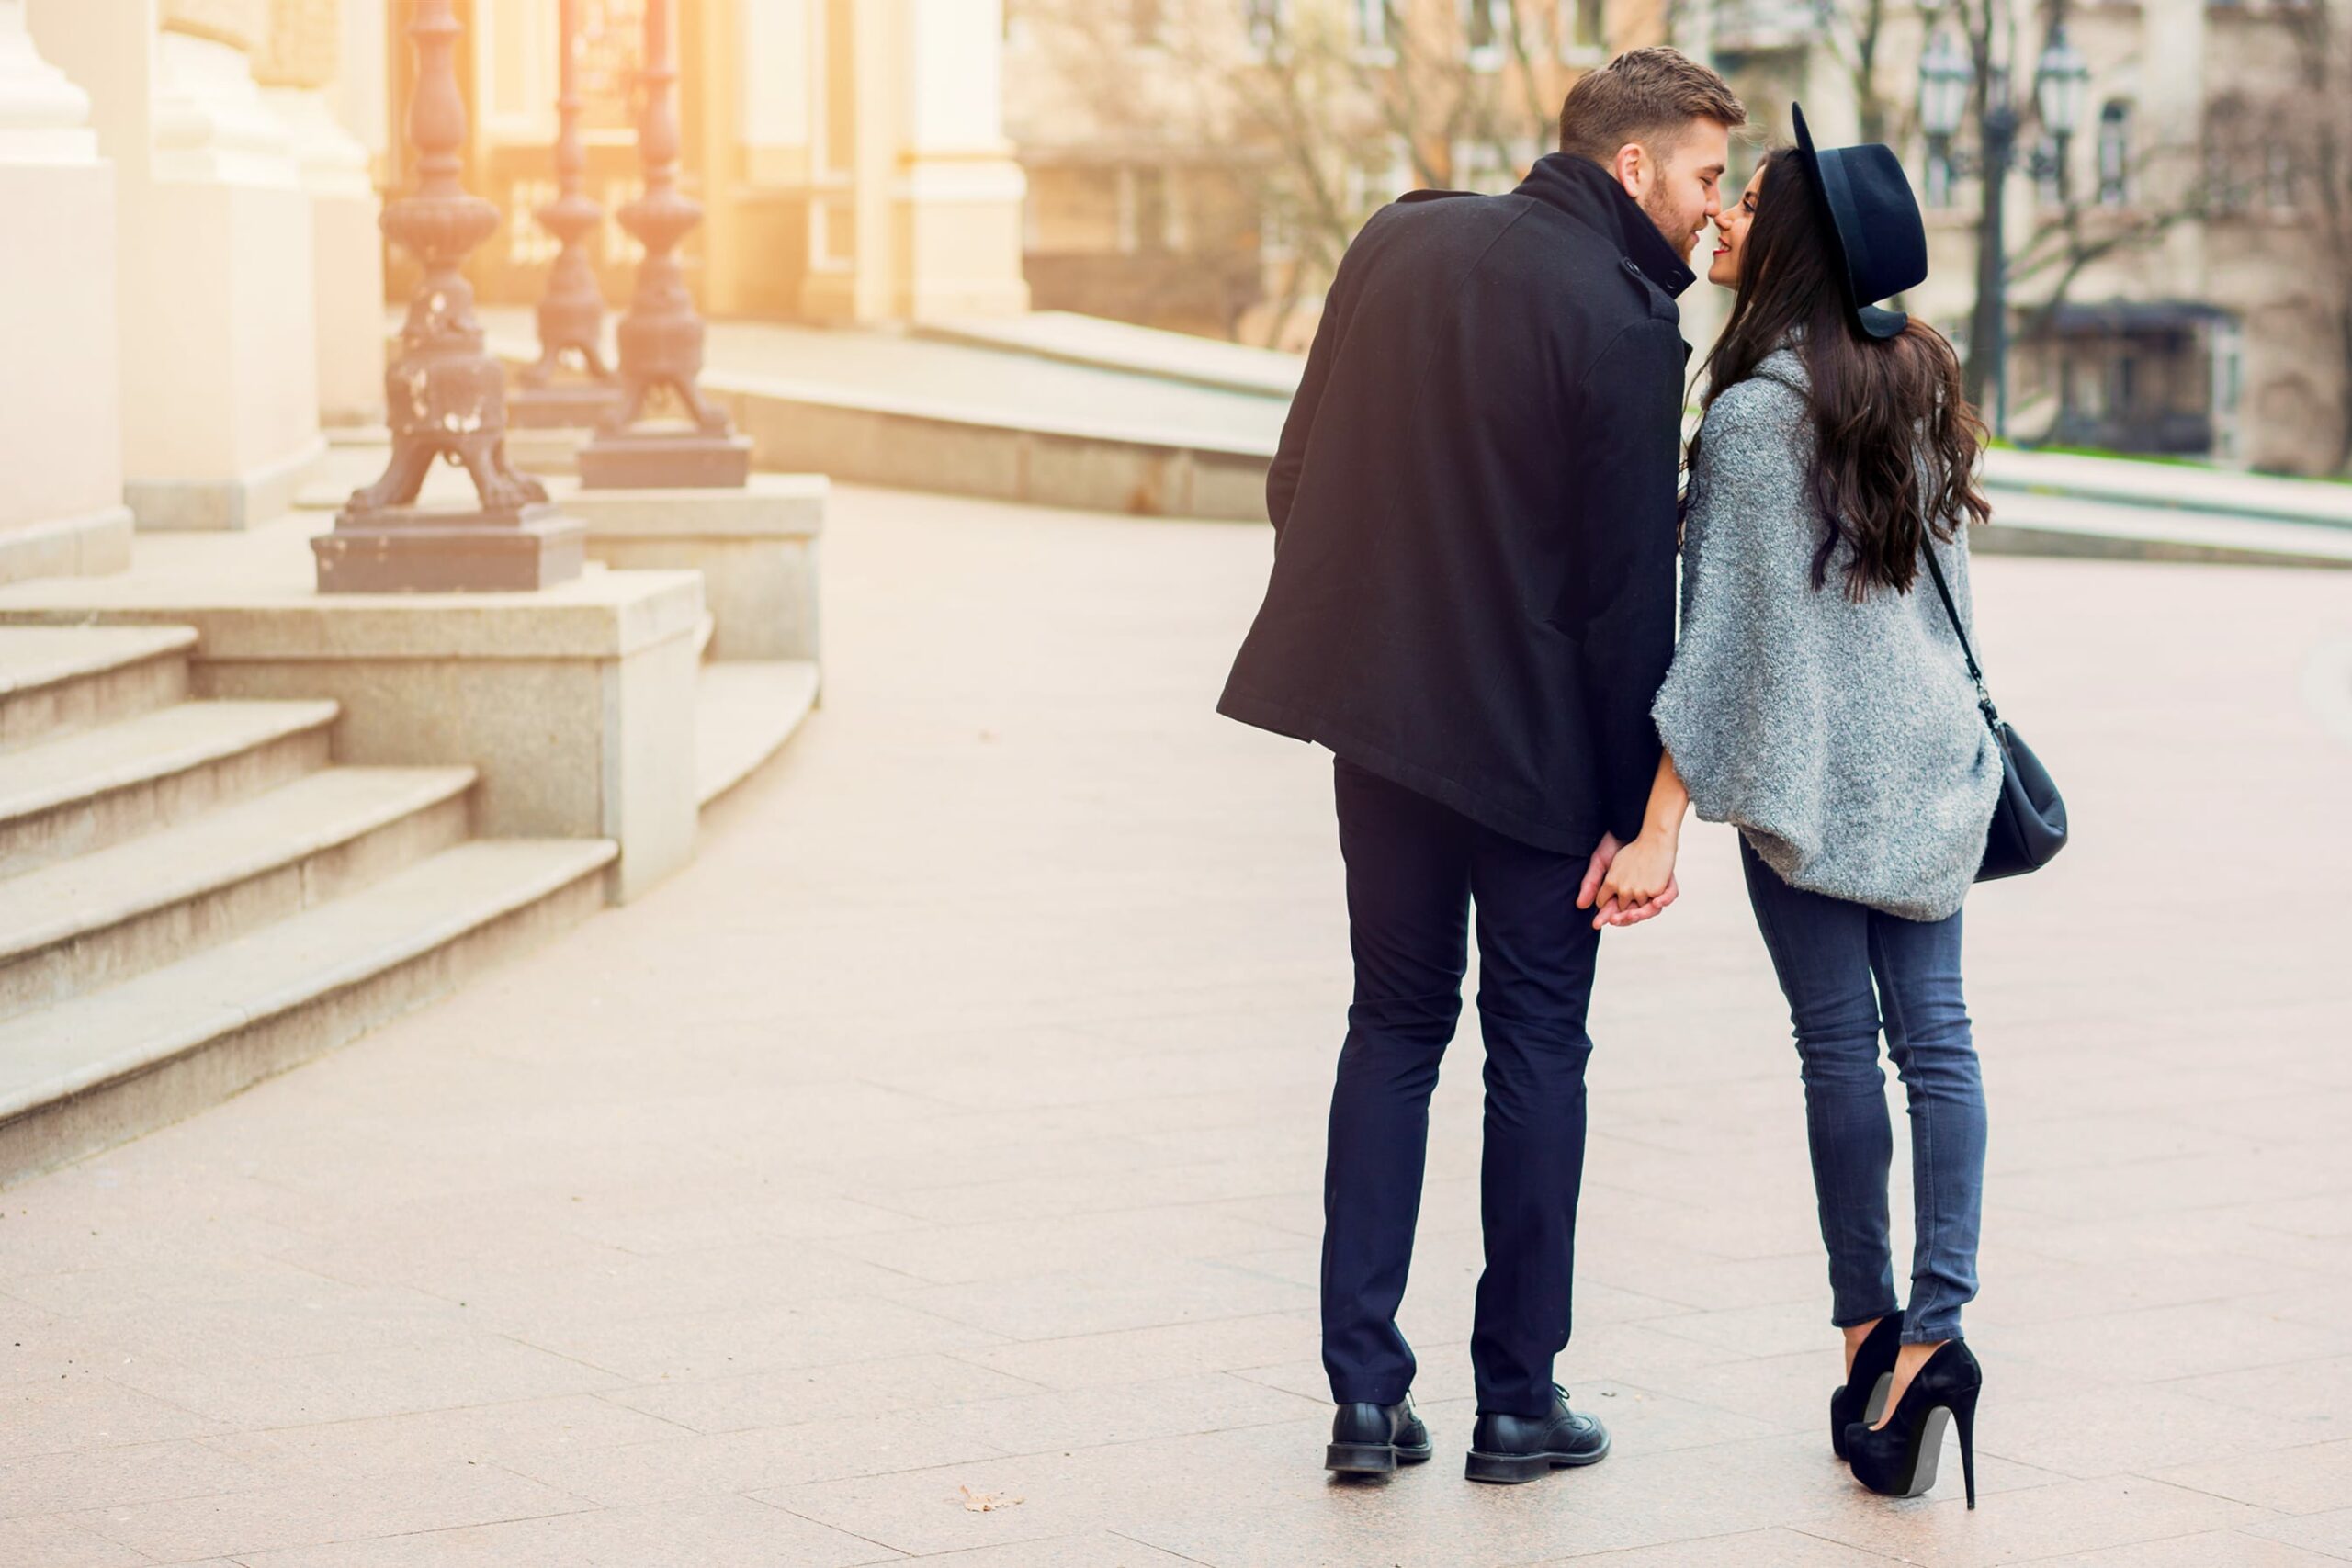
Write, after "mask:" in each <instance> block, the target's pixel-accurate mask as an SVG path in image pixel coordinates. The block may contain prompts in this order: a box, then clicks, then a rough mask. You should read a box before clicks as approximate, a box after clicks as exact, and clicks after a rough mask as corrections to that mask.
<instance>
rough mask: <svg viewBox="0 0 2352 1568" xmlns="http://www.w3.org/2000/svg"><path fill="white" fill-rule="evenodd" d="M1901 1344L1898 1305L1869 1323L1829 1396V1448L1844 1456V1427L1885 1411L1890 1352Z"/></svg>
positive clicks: (1868, 1420) (1891, 1373) (1890, 1378)
mask: <svg viewBox="0 0 2352 1568" xmlns="http://www.w3.org/2000/svg"><path fill="white" fill-rule="evenodd" d="M1902 1343H1903V1313H1902V1310H1901V1309H1900V1308H1898V1309H1896V1310H1895V1311H1894V1312H1891V1313H1888V1314H1886V1315H1885V1316H1884V1317H1882V1318H1880V1319H1879V1320H1878V1321H1877V1322H1876V1323H1874V1324H1872V1325H1871V1331H1870V1333H1869V1334H1867V1335H1865V1336H1863V1337H1862V1343H1861V1345H1860V1348H1857V1349H1856V1350H1855V1352H1854V1364H1853V1366H1852V1367H1851V1368H1849V1370H1848V1371H1847V1373H1846V1381H1845V1382H1842V1383H1839V1384H1838V1386H1837V1388H1836V1389H1834V1390H1832V1391H1831V1393H1830V1395H1829V1449H1830V1451H1831V1452H1832V1453H1835V1454H1836V1455H1837V1456H1838V1458H1839V1459H1844V1458H1845V1457H1846V1428H1847V1427H1849V1426H1850V1425H1852V1424H1853V1423H1854V1422H1857V1421H1860V1423H1861V1424H1862V1425H1863V1426H1865V1427H1867V1426H1869V1425H1870V1424H1871V1422H1873V1421H1876V1420H1877V1419H1878V1418H1879V1417H1880V1416H1883V1415H1884V1414H1885V1413H1886V1391H1887V1388H1888V1386H1889V1385H1890V1384H1892V1383H1893V1382H1894V1352H1895V1351H1896V1349H1897V1348H1900V1347H1901V1345H1902Z"/></svg>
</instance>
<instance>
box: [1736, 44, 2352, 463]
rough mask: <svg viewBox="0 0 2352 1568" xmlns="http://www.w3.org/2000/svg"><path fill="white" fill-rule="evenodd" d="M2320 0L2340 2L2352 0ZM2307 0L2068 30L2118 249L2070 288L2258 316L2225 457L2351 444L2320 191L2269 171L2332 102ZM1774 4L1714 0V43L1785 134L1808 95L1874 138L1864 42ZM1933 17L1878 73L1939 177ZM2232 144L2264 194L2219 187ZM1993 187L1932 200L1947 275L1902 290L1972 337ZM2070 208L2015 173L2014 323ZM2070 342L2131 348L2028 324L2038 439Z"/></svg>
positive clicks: (2090, 169) (1918, 163) (1919, 169)
mask: <svg viewBox="0 0 2352 1568" xmlns="http://www.w3.org/2000/svg"><path fill="white" fill-rule="evenodd" d="M2313 3H2315V4H2322V5H2328V6H2337V7H2339V8H2340V7H2341V6H2342V5H2343V0H2313ZM2290 4H2291V0H2245V3H2243V4H2233V3H2219V4H2211V5H2209V4H2207V3H2205V0H2143V3H2141V4H2131V5H2096V6H2084V5H2079V4H2075V5H2068V6H2066V7H2065V9H2064V18H2065V25H2066V28H2067V31H2068V35H2069V37H2070V39H2072V41H2073V42H2074V44H2075V47H2076V48H2077V49H2078V50H2080V51H2082V53H2083V55H2084V56H2085V58H2086V62H2087V64H2088V66H2089V68H2090V72H2091V81H2090V86H2089V91H2088V93H2087V95H2086V98H2087V107H2086V115H2085V118H2084V122H2083V124H2082V125H2081V127H2080V128H2079V130H2078V132H2077V134H2075V136H2073V137H2072V138H2071V139H2070V146H2069V148H2068V152H2067V175H2068V181H2069V187H2070V188H2071V190H2072V191H2074V192H2075V193H2076V194H2077V196H2078V197H2080V198H2081V200H2080V203H2079V206H2078V210H2077V212H2076V219H2075V221H2076V224H2077V231H2078V234H2079V239H2080V243H2082V245H2083V246H2084V247H2085V248H2086V249H2096V248H2098V247H2101V246H2107V245H2112V247H2113V248H2112V249H2110V250H2108V251H2107V252H2106V253H2105V254H2100V255H2098V257H2097V258H2096V259H2093V260H2090V261H2089V262H2088V263H2087V264H2086V265H2082V266H2080V267H2079V268H2077V269H2075V271H2074V276H2072V277H2071V279H2070V280H2069V281H2068V283H2067V285H2066V288H2065V296H2066V298H2067V299H2069V300H2072V301H2075V302H2078V303H2086V304H2087V303H2095V302H2104V301H2110V300H2123V301H2135V302H2143V303H2145V302H2157V301H2175V302H2182V303H2184V304H2189V305H2194V304H2197V303H2200V302H2201V303H2204V304H2210V305H2212V306H2217V307H2219V308H2220V309H2221V310H2223V311H2225V312H2227V313H2228V314H2229V315H2230V316H2231V317H2233V318H2234V319H2235V320H2236V321H2238V322H2239V323H2240V324H2241V332H2242V339H2241V341H2242V344H2243V349H2242V352H2243V362H2242V375H2243V390H2242V394H2241V399H2240V418H2239V420H2238V422H2237V442H2236V450H2235V452H2234V453H2233V454H2232V453H2228V452H2224V453H2223V454H2222V455H2223V456H2234V457H2236V458H2238V459H2240V460H2244V461H2246V462H2248V463H2251V464H2253V465H2255V466H2257V467H2262V468H2277V469H2281V470H2286V471H2297V472H2314V471H2320V470H2322V469H2324V468H2328V467H2330V466H2332V465H2333V463H2334V461H2335V450H2336V446H2337V444H2338V442H2339V441H2340V439H2341V430H2342V422H2343V419H2344V417H2345V416H2344V413H2343V404H2344V400H2345V394H2346V377H2345V372H2344V367H2343V365H2342V363H2341V361H2342V359H2343V354H2342V351H2341V350H2340V348H2338V346H2337V345H2336V344H2335V341H2334V335H2333V333H2332V330H2327V329H2323V330H2321V331H2316V332H2315V331H2314V330H2313V329H2314V326H2315V324H2320V323H2324V321H2326V319H2327V317H2328V313H2329V311H2330V310H2332V308H2333V306H2332V298H2333V296H2332V292H2331V288H2330V286H2329V283H2328V280H2327V278H2326V276H2325V274H2324V268H2325V265H2326V262H2325V258H2324V257H2322V256H2319V255H2317V254H2314V253H2315V247H2314V243H2313V240H2312V233H2313V227H2312V216H2313V214H2312V202H2313V200H2315V198H2316V195H2317V191H2316V187H2315V186H2314V184H2313V183H2312V181H2310V180H2309V179H2308V178H2303V177H2301V176H2294V175H2290V177H2287V178H2286V179H2284V180H2283V181H2282V182H2281V183H2282V184H2283V185H2284V186H2289V187H2291V188H2290V189H2289V190H2285V191H2281V192H2279V193H2275V196H2276V197H2278V198H2274V194H2267V193H2265V192H2264V191H2263V189H2262V188H2261V187H2262V185H2263V179H2262V170H2263V168H2264V166H2265V164H2267V162H2268V161H2269V160H2270V159H2272V158H2275V157H2278V156H2280V155H2281V154H2280V153H2279V152H2278V151H2277V149H2278V148H2281V147H2293V146H2294V144H2295V143H2296V142H2297V141H2298V140H2299V138H2298V136H2297V134H2296V128H2297V127H2298V126H2307V125H2308V123H2309V120H2310V118H2311V116H2312V112H2313V111H2312V96H2311V95H2310V93H2309V92H2308V90H2307V89H2306V88H2305V87H2304V86H2303V85H2302V78H2301V72H2302V71H2303V68H2304V64H2305V62H2304V61H2303V60H2302V58H2301V51H2300V49H2299V45H2298V40H2297V38H2296V34H2295V32H2294V29H2293V28H2292V27H2291V26H2290V18H2291V17H2292V15H2293V13H2292V12H2290V11H2289V10H2288V9H2287V8H2286V7H2287V6H2289V5H2290ZM1756 14H1757V6H1756V0H1751V3H1750V4H1749V5H1747V6H1740V5H1736V4H1732V3H1730V0H1724V3H1720V4H1718V5H1717V6H1714V7H1713V10H1712V11H1711V12H1708V13H1706V19H1707V20H1708V21H1709V22H1710V23H1711V24H1712V30H1711V36H1709V37H1708V38H1706V39H1705V40H1704V41H1705V43H1706V44H1707V46H1709V47H1711V48H1712V49H1713V51H1714V52H1715V57H1716V59H1717V61H1718V63H1719V64H1720V65H1722V66H1723V67H1724V69H1725V72H1726V74H1727V75H1729V76H1730V77H1731V79H1732V81H1733V85H1735V86H1736V87H1737V88H1738V89H1739V90H1740V91H1741V92H1742V94H1743V96H1746V97H1747V100H1748V102H1749V103H1750V105H1751V107H1752V108H1754V109H1756V110H1757V111H1758V113H1759V116H1760V118H1763V119H1765V120H1766V121H1767V123H1768V125H1769V129H1770V132H1771V133H1772V134H1774V135H1776V136H1781V137H1784V136H1785V135H1786V133H1787V128H1786V125H1785V123H1784V122H1785V118H1786V114H1787V110H1786V107H1785V105H1786V103H1787V101H1788V99H1789V98H1791V97H1798V98H1801V99H1802V100H1803V101H1804V104H1805V109H1806V115H1807V118H1808V119H1810V120H1811V121H1812V122H1813V123H1814V125H1815V132H1816V135H1817V137H1819V138H1820V139H1821V140H1823V141H1842V140H1847V139H1849V137H1853V136H1855V135H1857V134H1858V133H1859V125H1860V120H1861V118H1863V114H1862V111H1861V107H1860V103H1859V100H1860V96H1861V94H1860V91H1859V88H1858V85H1857V84H1856V83H1855V81H1854V80H1853V77H1852V74H1851V73H1850V72H1849V70H1848V69H1847V68H1846V66H1845V65H1844V64H1843V63H1842V61H1843V60H1844V59H1849V58H1851V57H1852V51H1851V50H1850V48H1849V49H1844V50H1840V49H1838V48H1835V47H1832V46H1831V45H1830V44H1828V43H1826V42H1825V41H1824V40H1823V39H1820V38H1819V37H1818V36H1816V35H1812V34H1808V33H1807V32H1806V31H1805V30H1804V29H1793V30H1791V31H1789V32H1787V33H1785V34H1783V35H1782V36H1779V37H1775V36H1772V35H1771V34H1770V30H1769V29H1762V28H1754V27H1753V26H1751V21H1752V18H1753V17H1755V15H1756ZM2050 15H2051V11H2050V10H2049V9H2048V8H2047V7H2046V6H2043V7H2035V6H2019V7H2018V10H2017V28H2016V36H2017V38H2018V40H2019V43H2018V48H2019V54H2020V56H2021V60H2020V62H2019V63H2018V66H2017V67H2016V68H2017V70H2018V72H2019V73H2021V74H2022V75H2024V76H2027V77H2030V73H2031V71H2032V66H2033V62H2034V59H2035V57H2036V55H2037V54H2038V52H2039V50H2040V48H2041V39H2042V38H2043V36H2044V31H2045V28H2046V26H2047V20H2048V17H2049V16H2050ZM1931 25H1932V24H1928V23H1925V22H1923V20H1922V18H1921V17H1920V15H1919V14H1918V13H1916V12H1908V11H1904V12H1894V13H1893V14H1891V16H1890V19H1889V23H1888V25H1887V27H1886V29H1885V31H1884V32H1883V35H1882V37H1881V39H1880V48H1879V52H1878V68H1877V71H1876V73H1874V76H1873V78H1872V82H1873V84H1874V85H1875V89H1876V92H1875V96H1876V97H1877V98H1878V99H1879V100H1880V106H1881V108H1882V111H1883V127H1882V130H1883V135H1884V137H1885V139H1886V140H1888V141H1891V142H1892V143H1893V144H1894V146H1895V147H1896V148H1897V149H1898V151H1900V152H1902V154H1903V156H1904V160H1905V166H1906V167H1907V168H1909V169H1910V170H1911V171H1912V173H1913V176H1914V180H1915V184H1921V185H1924V171H1925V168H1926V164H1927V148H1926V144H1925V139H1924V137H1923V136H1922V135H1921V134H1920V131H1919V127H1918V124H1917V112H1916V106H1917V93H1918V64H1919V59H1920V54H1921V51H1922V50H1923V49H1924V47H1925V45H1926V43H1927V40H1928V37H1929V36H1930V27H1931ZM1701 30H1707V29H1701ZM2110 102H2114V103H2121V104H2126V105H2129V106H2130V118H2129V135H2128V138H2127V142H2128V148H2129V157H2128V159H2127V163H2126V169H2127V174H2128V177H2127V180H2126V182H2125V190H2124V193H2123V195H2122V197H2121V198H2120V200H2112V201H2102V200H2100V199H2099V198H2098V194H2097V193H2098V190H2099V180H2100V168H2099V146H2098V142H2099V138H2098V120H2099V116H2100V113H2101V110H2102V108H2103V107H2104V106H2105V105H2107V104H2109V103H2110ZM2233 104H2235V105H2237V106H2240V107H2242V108H2243V110H2244V114H2243V117H2242V118H2243V119H2244V122H2245V123H2244V129H2243V131H2242V132H2233V131H2231V130H2230V125H2231V121H2230V120H2229V118H2228V115H2229V113H2230V108H2229V106H2231V105H2233ZM1833 127H1834V128H1835V129H1832V128H1833ZM2036 134H2037V133H2036V132H2035V130H2033V129H2032V128H2030V127H2029V128H2028V130H2027V131H2026V133H2025V134H2024V135H2023V136H2022V137H2021V138H2020V141H2019V151H2020V156H2021V158H2022V157H2023V155H2025V154H2026V153H2028V152H2030V149H2031V148H2032V146H2033V144H2034V140H2035V136H2036ZM1962 140H1963V141H1968V142H1972V143H1973V140H1974V136H1973V127H1970V128H1965V129H1964V130H1963V131H1962ZM2222 142H2231V143H2233V147H2234V151H2233V153H2232V156H2233V158H2234V159H2235V160H2236V161H2237V163H2238V164H2239V167H2240V175H2239V177H2240V179H2241V181H2242V183H2250V184H2251V185H2252V186H2254V187H2255V190H2254V194H2253V195H2252V196H2251V197H2249V198H2247V199H2245V200H2243V201H2238V202H2223V201H2220V200H2218V199H2217V180H2216V166H2215V151H2216V147H2217V145H2218V144H2219V143H2222ZM2284 156H2285V157H2286V158H2287V159H2288V160H2289V163H2290V164H2293V163H2294V162H2295V161H2297V160H2302V159H2306V158H2307V157H2308V152H2307V150H2304V149H2301V148H2299V147H2297V148H2295V149H2294V150H2293V151H2290V152H2287V153H2285V154H2284ZM2225 161H2226V160H2225ZM2308 172H2309V171H2308V169H2306V170H2305V171H2304V173H2305V174H2306V175H2307V174H2308ZM1982 200H1983V194H1982V187H1981V185H1980V184H1979V182H1978V181H1976V180H1974V179H1973V178H1962V179H1960V180H1958V181H1957V182H1956V184H1955V185H1954V186H1953V189H1952V199H1951V203H1950V204H1949V205H1948V206H1946V207H1943V208H1941V209H1936V208H1930V209H1928V245H1929V260H1930V276H1929V278H1928V282H1927V284H1926V285H1924V286H1923V287H1922V288H1918V289H1917V290H1914V291H1913V293H1912V295H1911V297H1910V298H1908V299H1905V301H1903V303H1904V304H1905V306H1906V307H1907V308H1908V309H1910V310H1913V311H1914V312H1915V313H1917V314H1919V315H1922V316H1924V317H1926V318H1927V319H1928V320H1929V321H1933V322H1934V323H1935V324H1937V325H1938V326H1939V327H1941V328H1942V329H1944V330H1945V331H1946V332H1947V333H1951V335H1952V336H1953V337H1954V339H1955V341H1957V342H1960V343H1962V344H1965V341H1966V336H1967V329H1968V322H1969V319H1970V316H1971V313H1972V310H1973V305H1974V301H1975V267H1976V247H1977V214H1978V213H1979V212H1980V211H1981V205H1982ZM2064 208H2065V204H2064V203H2063V202H2059V201H2055V200H2053V199H2052V196H2051V193H2049V192H2047V191H2045V190H2042V189H2040V188H2038V187H2037V183H2036V181H2035V180H2034V178H2033V177H2032V176H2031V175H2030V174H2029V173H2028V172H2027V171H2026V170H2025V169H2024V168H2023V167H2022V166H2020V167H2019V168H2018V171H2017V172H2015V173H2013V174H2012V175H2011V176H2010V179H2009V182H2008V200H2007V208H2006V230H2007V238H2008V241H2009V251H2010V256H2011V269H2012V283H2011V288H2010V300H2011V305H2012V322H2013V327H2022V326H2024V325H2025V324H2026V323H2027V322H2028V321H2030V319H2031V316H2032V314H2033V312H2034V311H2035V310H2037V308H2038V307H2040V306H2041V305H2043V304H2045V303H2047V302H2048V301H2049V300H2050V299H2051V297H2052V289H2053V288H2054V286H2055V283H2056V279H2057V271H2056V270H2055V269H2052V268H2047V267H2036V266H2035V265H2033V259H2032V258H2033V255H2034V254H2035V250H2034V234H2035V231H2036V230H2037V228H2038V227H2041V228H2047V227H2049V226H2050V225H2051V224H2052V222H2053V220H2056V219H2057V218H2058V217H2059V216H2060V215H2061V214H2062V213H2063V212H2064ZM2045 239H2046V236H2045ZM2119 241H2120V243H2117V242H2119ZM1719 313H1720V312H1719V309H1718V307H1717V303H1716V302H1708V303H1707V304H1705V305H1702V307H1701V309H1700V310H1698V311H1696V312H1693V314H1694V315H1696V316H1698V317H1700V318H1702V324H1703V326H1704V330H1706V331H1707V332H1709V333H1712V322H1713V320H1714V319H1716V318H1717V317H1719ZM2199 352H2202V351H2201V350H2200V351H2199ZM2069 357H2072V358H2075V359H2077V360H2078V363H2077V365H2076V367H2075V372H2076V374H2077V375H2078V377H2079V376H2081V375H2087V374H2090V373H2093V372H2094V371H2095V370H2096V368H2097V367H2098V365H2099V364H2100V363H2102V362H2103V361H2111V360H2112V359H2113V357H2114V350H2113V347H2112V345H2110V346H2109V347H2106V348H2101V347H2098V346H2096V345H2092V346H2085V347H2080V348H2069V349H2068V350H2066V351H2065V352H2063V353H2062V352H2061V351H2060V350H2058V349H2057V348H2056V347H2055V346H2053V345H2048V344H2042V345H2036V344H2030V343H2023V342H2020V341H2018V338H2017V337H2016V336H2015V335H2013V337H2012V349H2011V369H2012V378H2011V383H2010V392H2011V397H2010V404H2009V414H2010V423H2009V428H2010V431H2011V433H2012V434H2015V435H2018V436H2020V437H2024V438H2031V437H2033V436H2035V435H2036V434H2040V433H2041V432H2044V431H2047V430H2049V429H2050V428H2051V427H2052V425H2053V423H2054V422H2055V419H2056V416H2057V411H2058V396H2057V394H2058V389H2059V386H2060V382H2061V372H2062V367H2063V363H2064V360H2065V359H2067V358H2069ZM2143 368H2145V369H2147V370H2148V371H2149V373H2151V374H2154V375H2155V376H2156V377H2157V378H2158V379H2159V382H2161V381H2162V379H2163V378H2167V377H2170V378H2175V379H2178V378H2180V376H2181V375H2182V374H2183V372H2182V371H2181V370H2180V368H2179V367H2156V366H2144V367H2143ZM2190 390H2192V391H2193V390H2194V389H2193V388H2192V389H2190Z"/></svg>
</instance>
